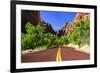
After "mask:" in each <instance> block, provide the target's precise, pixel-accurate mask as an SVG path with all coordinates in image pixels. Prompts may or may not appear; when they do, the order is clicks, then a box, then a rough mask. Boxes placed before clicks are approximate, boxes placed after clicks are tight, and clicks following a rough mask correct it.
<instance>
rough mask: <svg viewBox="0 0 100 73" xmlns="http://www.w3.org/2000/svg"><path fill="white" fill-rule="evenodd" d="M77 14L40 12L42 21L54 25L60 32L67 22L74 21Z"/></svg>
mask: <svg viewBox="0 0 100 73" xmlns="http://www.w3.org/2000/svg"><path fill="white" fill-rule="evenodd" d="M75 14H76V13H75V12H53V11H40V16H41V18H42V20H44V21H45V22H48V23H50V24H51V25H52V27H53V29H54V30H59V29H60V28H61V27H62V26H63V25H64V24H65V23H66V22H71V21H73V19H74V17H75Z"/></svg>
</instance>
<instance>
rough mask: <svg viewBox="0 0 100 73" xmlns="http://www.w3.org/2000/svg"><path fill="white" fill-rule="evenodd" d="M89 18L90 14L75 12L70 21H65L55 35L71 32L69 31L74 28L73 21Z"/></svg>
mask: <svg viewBox="0 0 100 73" xmlns="http://www.w3.org/2000/svg"><path fill="white" fill-rule="evenodd" d="M87 19H90V14H89V13H77V14H76V15H75V18H74V20H73V21H72V22H67V23H66V24H65V25H64V26H63V27H62V28H61V29H60V30H59V31H58V32H57V35H58V36H62V35H68V34H71V32H73V31H74V28H75V24H74V21H77V20H87Z"/></svg>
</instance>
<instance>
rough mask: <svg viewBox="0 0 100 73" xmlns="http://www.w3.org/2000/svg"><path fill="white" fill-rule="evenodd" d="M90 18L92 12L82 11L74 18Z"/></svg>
mask: <svg viewBox="0 0 100 73" xmlns="http://www.w3.org/2000/svg"><path fill="white" fill-rule="evenodd" d="M89 18H90V14H89V13H81V12H78V13H77V14H76V16H75V18H74V21H75V20H80V19H83V20H86V19H89Z"/></svg>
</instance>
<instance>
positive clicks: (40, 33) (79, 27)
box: [21, 20, 90, 50]
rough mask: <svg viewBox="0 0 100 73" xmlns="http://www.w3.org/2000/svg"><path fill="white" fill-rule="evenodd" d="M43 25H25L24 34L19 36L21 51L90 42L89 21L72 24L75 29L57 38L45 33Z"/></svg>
mask: <svg viewBox="0 0 100 73" xmlns="http://www.w3.org/2000/svg"><path fill="white" fill-rule="evenodd" d="M42 25H43V24H37V25H34V24H31V23H30V22H27V23H26V24H25V31H26V33H22V34H21V48H22V50H27V49H33V50H36V49H38V50H45V49H48V48H52V47H56V46H59V45H67V44H69V43H74V44H78V45H79V46H82V45H84V44H88V45H89V42H90V21H89V20H78V21H75V22H74V25H75V29H74V31H73V32H72V33H71V34H68V35H63V36H60V37H58V36H57V35H56V34H52V33H50V32H45V29H46V28H45V27H44V26H42Z"/></svg>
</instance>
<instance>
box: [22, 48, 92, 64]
mask: <svg viewBox="0 0 100 73" xmlns="http://www.w3.org/2000/svg"><path fill="white" fill-rule="evenodd" d="M88 59H90V55H89V54H87V53H84V52H80V51H76V50H75V48H71V47H56V48H52V49H47V50H42V51H37V52H30V53H27V54H22V55H21V62H22V63H28V62H48V61H57V62H58V61H71V60H88Z"/></svg>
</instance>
